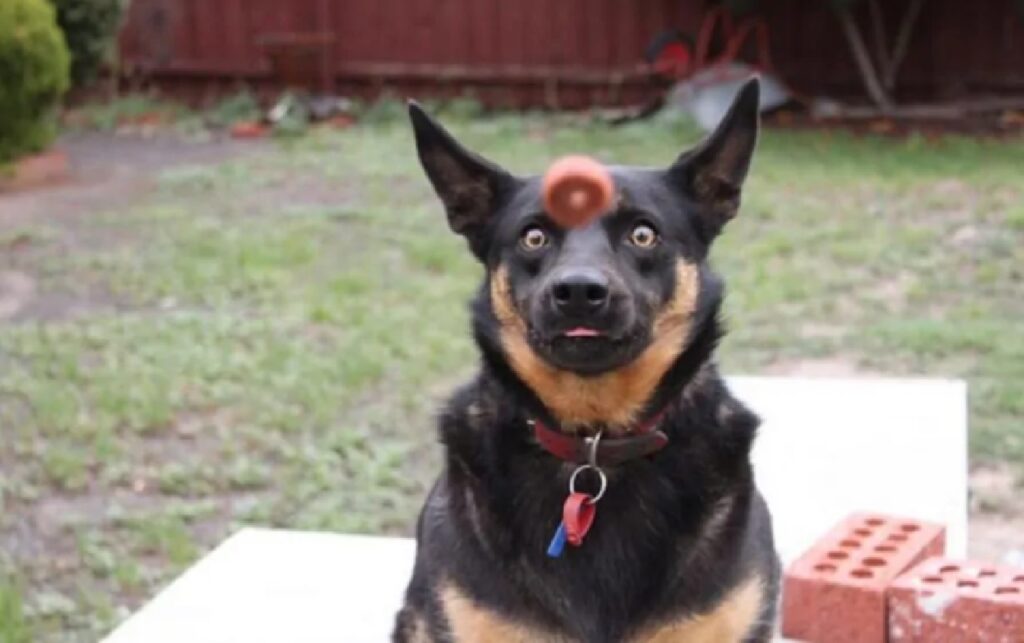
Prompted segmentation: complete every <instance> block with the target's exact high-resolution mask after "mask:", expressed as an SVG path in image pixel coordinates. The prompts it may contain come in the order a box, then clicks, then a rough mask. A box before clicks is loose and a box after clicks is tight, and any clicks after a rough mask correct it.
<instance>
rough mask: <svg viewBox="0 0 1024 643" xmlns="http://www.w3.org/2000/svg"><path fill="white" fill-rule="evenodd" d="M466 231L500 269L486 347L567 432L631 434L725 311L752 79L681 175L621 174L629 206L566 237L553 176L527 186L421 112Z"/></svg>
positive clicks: (422, 141)
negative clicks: (577, 427) (715, 246)
mask: <svg viewBox="0 0 1024 643" xmlns="http://www.w3.org/2000/svg"><path fill="white" fill-rule="evenodd" d="M410 116H411V118H412V123H413V128H414V130H415V135H416V145H417V148H418V151H419V156H420V161H421V162H422V164H423V167H424V169H425V170H426V174H427V176H428V178H429V179H430V182H431V183H432V184H433V186H434V189H435V191H436V192H437V194H438V196H439V197H440V199H441V201H442V202H443V204H444V206H445V209H446V211H447V214H448V223H449V225H450V226H451V228H452V230H454V231H455V232H457V233H458V234H460V235H462V236H464V237H465V238H466V240H467V241H468V243H469V247H470V249H471V250H472V252H473V254H474V255H476V257H477V258H478V259H479V260H480V261H481V262H482V263H483V264H484V265H485V267H486V269H487V281H486V287H485V288H484V290H483V291H482V294H481V301H480V302H479V304H480V305H478V306H477V309H476V320H475V322H476V329H477V336H478V338H480V340H481V342H482V343H484V344H485V346H484V348H485V349H489V350H493V351H497V352H499V353H500V354H501V355H502V356H503V358H504V360H505V362H507V364H508V365H509V366H511V368H512V370H513V371H514V372H515V374H516V375H517V376H518V378H519V379H520V380H522V382H523V383H524V384H526V386H527V387H528V388H529V389H531V390H532V391H533V393H535V394H536V395H537V396H538V398H539V399H540V400H541V402H543V404H544V405H545V406H546V407H547V409H548V410H549V411H551V413H552V414H553V415H554V416H555V418H556V419H558V420H559V421H561V422H564V423H569V424H592V423H602V424H606V425H625V424H628V423H629V422H632V421H634V420H635V419H636V416H637V414H638V413H640V412H641V411H642V410H643V408H644V407H645V405H646V404H647V403H648V402H649V401H650V398H651V395H652V393H653V391H654V389H655V388H656V386H657V385H658V383H659V381H660V380H661V379H662V376H663V375H664V374H665V373H666V372H667V371H668V369H669V368H670V367H671V366H672V364H673V363H674V362H675V361H676V360H677V359H679V357H680V356H681V355H682V354H683V353H684V351H685V350H686V348H687V344H688V342H689V341H690V339H691V337H692V336H693V333H694V331H695V329H696V328H697V325H698V323H699V322H700V321H701V320H702V319H703V318H705V317H707V314H708V313H709V312H713V311H715V310H717V307H718V300H719V298H720V297H721V288H720V286H719V284H718V281H717V279H716V278H715V277H714V275H713V274H712V273H711V272H710V270H709V269H708V268H707V265H706V261H705V258H706V256H707V253H708V249H709V247H710V245H711V243H712V241H713V240H714V239H715V237H716V236H717V235H718V234H719V232H720V231H721V229H722V227H723V226H724V225H725V223H726V222H727V221H728V220H729V219H731V218H732V217H733V216H735V214H736V212H737V208H738V206H739V201H740V188H741V185H742V183H743V180H744V178H745V177H746V174H747V169H748V168H749V166H750V160H751V155H752V153H753V151H754V146H755V143H756V140H757V130H758V85H757V81H756V80H751V81H750V82H748V83H747V84H746V85H745V86H744V87H743V89H742V90H741V91H740V93H739V94H738V96H737V97H736V99H735V101H734V103H733V105H732V107H731V108H730V109H729V111H728V113H727V114H726V116H725V117H724V118H723V120H722V122H721V124H720V125H719V126H718V128H717V130H716V131H715V132H714V133H712V134H711V135H710V136H708V137H707V139H705V140H704V141H703V142H702V143H701V144H699V145H698V146H697V147H695V148H694V149H692V150H690V151H687V152H685V153H683V154H682V155H681V156H680V157H679V158H678V159H677V160H676V161H675V162H674V163H672V164H671V165H670V166H668V167H667V168H658V169H650V168H636V167H612V168H610V172H611V176H612V179H613V181H614V184H615V191H616V197H615V206H614V207H613V208H612V210H611V211H610V212H608V213H607V214H605V215H604V216H602V217H600V218H598V219H596V220H594V221H592V222H590V223H589V224H588V225H586V226H584V227H581V228H575V229H571V230H565V229H563V228H561V227H559V226H558V225H556V224H555V223H554V222H553V221H552V220H551V219H550V218H549V217H548V216H547V215H546V214H545V212H544V208H543V205H542V194H541V177H539V176H527V177H517V176H513V175H512V174H510V173H509V172H507V171H506V170H504V169H502V168H501V167H499V166H498V165H496V164H494V163H492V162H490V161H487V160H485V159H484V158H482V157H480V156H478V155H477V154H475V153H473V152H470V151H468V150H466V149H465V148H464V147H463V146H462V145H460V144H459V143H458V142H457V141H456V140H455V139H454V138H453V137H452V136H451V135H450V134H449V133H448V132H446V131H445V130H444V129H443V128H442V127H441V126H440V125H438V124H437V123H436V122H435V121H434V120H432V119H431V118H430V117H429V116H428V115H427V114H426V113H425V112H424V111H423V110H422V109H420V107H419V106H417V105H415V104H411V105H410Z"/></svg>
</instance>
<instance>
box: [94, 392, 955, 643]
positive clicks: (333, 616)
mask: <svg viewBox="0 0 1024 643" xmlns="http://www.w3.org/2000/svg"><path fill="white" fill-rule="evenodd" d="M730 385H731V386H732V388H733V390H734V392H735V393H736V395H737V397H739V398H740V399H742V400H744V401H745V402H746V403H747V404H748V405H750V406H751V407H752V408H753V409H754V410H755V411H757V412H758V413H759V414H760V415H761V416H762V419H763V420H764V424H763V425H762V428H761V434H760V437H759V438H758V442H757V447H756V449H755V452H754V462H755V469H756V474H757V480H758V484H759V485H760V487H761V489H762V490H763V491H764V493H765V495H766V496H767V498H768V503H769V506H770V507H771V510H772V513H773V514H774V518H775V533H776V540H777V543H778V547H779V551H780V554H781V555H782V558H783V560H784V561H789V560H792V559H793V558H794V557H795V556H797V555H799V553H800V552H802V551H803V550H804V549H805V548H806V547H807V546H808V545H810V544H811V543H812V542H813V541H814V540H815V539H816V538H817V536H818V535H820V534H821V533H822V532H823V531H825V530H826V529H827V528H828V527H829V526H830V525H831V524H833V523H834V522H836V521H837V520H839V519H840V518H842V517H843V516H845V515H846V514H848V513H850V512H852V511H858V510H870V511H880V512H888V513H895V514H900V515H907V516H911V517H915V518H920V519H925V520H933V521H936V522H940V523H943V524H945V525H946V527H947V530H948V531H947V538H948V551H949V553H950V554H951V555H952V556H963V555H964V553H965V551H966V544H967V395H966V387H965V385H964V383H963V382H959V381H939V380H821V379H813V380H812V379H808V380H802V379H790V378H785V379H783V378H732V379H730ZM412 520H413V517H412V516H410V522H412ZM413 555H414V546H413V543H412V541H410V540H404V539H392V538H374V537H367V536H348V535H339V534H321V533H300V532H287V531H272V530H265V529H245V530H243V531H241V532H239V533H237V534H235V535H234V536H232V537H231V538H229V539H228V540H227V541H225V542H224V543H223V544H222V545H221V546H220V547H218V548H217V549H216V550H214V551H213V552H211V553H210V554H209V555H207V556H206V557H205V558H204V559H202V560H201V561H199V562H198V563H197V564H196V565H195V566H193V567H192V568H191V569H190V570H188V571H187V572H186V573H185V574H183V575H182V576H181V578H179V579H178V580H176V581H175V582H174V583H172V584H171V585H170V586H169V587H168V588H167V589H166V590H164V591H163V592H162V593H161V594H160V595H159V596H158V597H157V598H156V599H154V600H153V601H152V602H150V603H149V604H148V605H146V606H145V607H144V608H142V609H141V610H140V611H139V612H138V613H137V614H135V615H134V616H133V617H131V618H130V619H129V620H128V621H127V622H125V623H124V624H123V625H122V626H121V627H120V628H119V629H118V630H117V631H116V632H114V633H113V634H112V635H111V636H110V637H109V638H107V639H106V642H107V643H171V642H174V643H271V642H273V643H279V642H284V641H288V642H296V643H305V642H309V643H319V642H321V641H322V642H325V643H326V642H327V641H331V642H332V643H364V642H365V643H374V642H378V641H387V640H388V635H389V632H390V629H391V624H392V620H393V616H394V613H395V611H396V610H397V609H398V607H399V605H400V603H401V599H402V593H403V591H404V588H405V583H406V582H407V580H408V577H409V574H410V570H411V567H412V560H413Z"/></svg>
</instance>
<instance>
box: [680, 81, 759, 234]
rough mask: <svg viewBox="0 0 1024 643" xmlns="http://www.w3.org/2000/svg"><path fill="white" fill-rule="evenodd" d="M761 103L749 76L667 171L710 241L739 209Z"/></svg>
mask: <svg viewBox="0 0 1024 643" xmlns="http://www.w3.org/2000/svg"><path fill="white" fill-rule="evenodd" d="M760 100H761V91H760V85H759V83H758V80H757V78H751V79H750V80H748V81H747V82H746V83H745V84H744V85H743V87H742V88H740V91H739V93H738V94H737V95H736V98H735V99H734V100H733V103H732V106H730V107H729V111H728V112H726V114H725V116H724V117H722V120H721V122H720V123H719V124H718V127H716V128H715V131H714V132H712V133H711V134H710V135H709V136H708V137H707V138H706V139H704V141H703V142H702V143H701V144H700V145H698V146H697V147H695V148H694V149H692V150H690V151H688V152H685V153H683V154H682V156H680V157H679V158H678V159H677V160H676V162H675V163H673V164H672V167H671V168H669V176H670V177H671V178H672V180H673V181H674V182H675V183H676V184H677V185H680V187H682V188H683V189H684V190H685V191H686V192H687V193H688V194H690V195H692V196H693V197H694V198H695V199H696V201H697V203H698V205H699V210H700V212H699V218H700V225H701V227H702V231H703V232H704V233H705V234H706V235H707V238H708V239H709V240H710V239H712V238H714V236H715V235H717V234H718V233H719V232H720V231H721V229H722V226H724V225H725V224H726V222H728V221H729V219H732V218H733V217H734V216H736V212H737V210H738V209H739V205H740V190H741V188H742V187H743V181H744V179H746V178H747V171H748V170H749V169H750V160H751V157H752V156H753V154H754V147H755V146H756V145H757V131H758V121H759V116H758V114H759V112H760Z"/></svg>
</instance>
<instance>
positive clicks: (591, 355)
mask: <svg viewBox="0 0 1024 643" xmlns="http://www.w3.org/2000/svg"><path fill="white" fill-rule="evenodd" d="M641 335H642V333H622V332H618V333H617V332H613V331H612V329H603V328H599V327H595V326H572V327H569V328H566V329H561V330H558V331H555V332H547V333H544V332H536V331H535V330H534V331H531V332H530V333H529V339H530V344H531V345H532V346H533V349H534V350H535V351H536V352H537V354H538V355H540V356H541V357H542V358H544V360H545V361H546V362H548V363H549V364H551V365H552V366H555V367H557V368H560V369H563V370H567V371H573V372H575V373H579V374H581V375H600V374H601V373H606V372H609V371H613V370H616V369H618V368H621V367H622V366H625V365H626V364H628V363H629V362H631V361H632V360H633V359H634V358H635V357H636V356H637V355H638V354H639V353H640V352H641V351H642V350H643V347H644V345H645V342H644V339H643V337H641Z"/></svg>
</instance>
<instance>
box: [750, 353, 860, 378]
mask: <svg viewBox="0 0 1024 643" xmlns="http://www.w3.org/2000/svg"><path fill="white" fill-rule="evenodd" d="M765 373H766V374H767V375H777V376H786V377H855V376H862V375H869V373H867V372H866V371H863V370H861V369H860V367H858V365H857V360H855V359H854V358H852V357H847V356H843V355H833V356H831V357H822V358H818V359H794V360H783V361H778V362H775V363H774V364H771V365H769V366H768V368H766V369H765Z"/></svg>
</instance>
